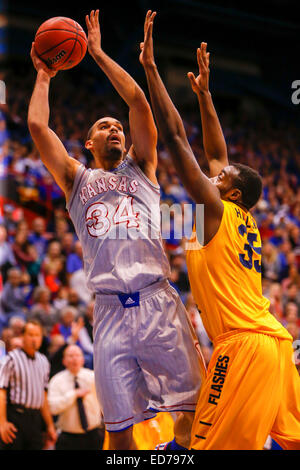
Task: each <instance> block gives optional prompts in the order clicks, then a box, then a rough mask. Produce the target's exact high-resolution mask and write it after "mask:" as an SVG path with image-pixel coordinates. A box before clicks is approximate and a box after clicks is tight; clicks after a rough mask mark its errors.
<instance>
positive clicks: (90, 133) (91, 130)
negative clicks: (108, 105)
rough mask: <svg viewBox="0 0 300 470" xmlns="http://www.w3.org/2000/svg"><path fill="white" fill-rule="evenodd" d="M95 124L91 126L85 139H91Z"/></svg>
mask: <svg viewBox="0 0 300 470" xmlns="http://www.w3.org/2000/svg"><path fill="white" fill-rule="evenodd" d="M94 125H95V123H94V124H93V125H92V126H91V127H90V128H89V130H88V133H87V136H86V139H85V140H86V141H87V140H90V138H91V136H92V133H93V129H94Z"/></svg>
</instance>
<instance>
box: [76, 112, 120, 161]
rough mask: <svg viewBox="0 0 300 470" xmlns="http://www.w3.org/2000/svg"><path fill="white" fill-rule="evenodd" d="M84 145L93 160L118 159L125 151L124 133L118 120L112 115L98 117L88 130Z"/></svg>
mask: <svg viewBox="0 0 300 470" xmlns="http://www.w3.org/2000/svg"><path fill="white" fill-rule="evenodd" d="M85 147H86V148H87V149H88V150H90V152H91V153H92V154H93V156H94V158H95V160H96V161H97V159H100V160H103V159H105V160H110V161H112V162H114V161H117V160H119V159H120V158H121V157H122V156H123V155H124V153H125V135H124V132H123V126H122V124H121V122H120V121H118V120H117V119H115V118H112V117H103V118H101V119H98V121H96V122H95V123H94V124H93V125H92V127H91V128H90V129H89V131H88V135H87V139H86V142H85Z"/></svg>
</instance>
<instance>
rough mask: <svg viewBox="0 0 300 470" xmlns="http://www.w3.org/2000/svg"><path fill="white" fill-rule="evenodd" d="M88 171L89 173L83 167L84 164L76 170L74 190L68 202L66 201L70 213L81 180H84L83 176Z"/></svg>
mask: <svg viewBox="0 0 300 470" xmlns="http://www.w3.org/2000/svg"><path fill="white" fill-rule="evenodd" d="M86 171H87V169H86V168H85V166H84V165H82V164H80V165H78V167H77V169H76V173H75V178H74V183H73V188H72V191H71V194H70V196H69V198H68V201H66V208H67V209H68V211H70V209H71V206H72V204H73V200H74V196H75V194H76V192H77V189H78V187H79V185H80V182H81V179H82V177H83V175H84V173H85V172H86Z"/></svg>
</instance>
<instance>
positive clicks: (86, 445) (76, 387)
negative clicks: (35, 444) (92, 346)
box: [49, 345, 104, 450]
mask: <svg viewBox="0 0 300 470" xmlns="http://www.w3.org/2000/svg"><path fill="white" fill-rule="evenodd" d="M83 363H84V358H83V354H82V351H81V349H80V348H79V347H78V346H76V345H71V346H68V347H67V348H66V349H65V351H64V355H63V364H64V366H65V367H66V370H64V371H62V372H59V373H58V374H56V375H55V376H54V377H52V379H51V380H50V382H49V405H50V410H51V412H52V414H53V415H58V421H57V426H58V429H59V430H60V431H61V432H60V434H59V437H58V440H57V442H56V449H57V450H100V449H102V445H103V440H104V427H103V424H102V420H101V412H100V407H99V403H98V400H97V397H96V388H95V379H94V372H93V371H91V370H89V369H85V368H83Z"/></svg>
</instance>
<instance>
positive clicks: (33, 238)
mask: <svg viewBox="0 0 300 470" xmlns="http://www.w3.org/2000/svg"><path fill="white" fill-rule="evenodd" d="M45 231H46V224H45V220H44V219H43V218H42V217H36V218H35V219H34V220H33V222H32V232H31V234H30V235H29V237H28V241H29V243H31V244H32V245H34V246H35V249H36V251H37V254H38V258H42V256H43V255H44V254H45V252H46V248H47V244H48V240H47V237H45Z"/></svg>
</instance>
